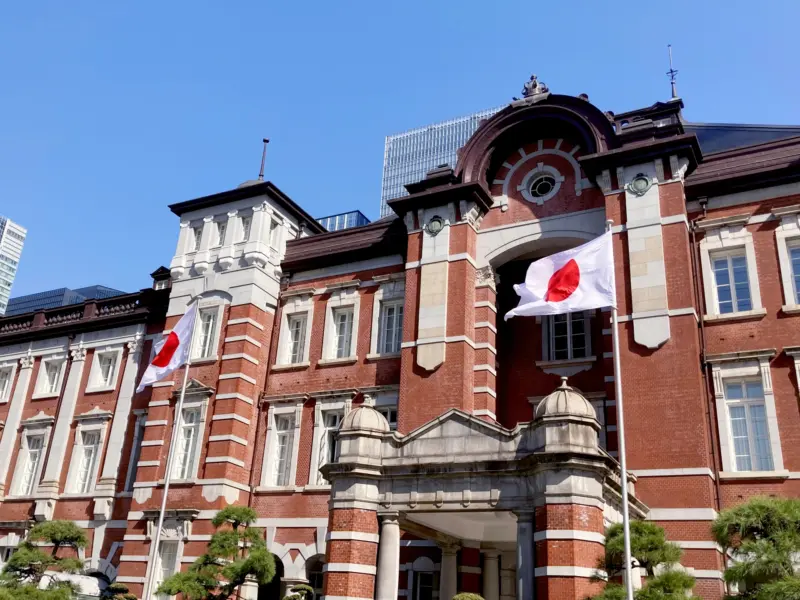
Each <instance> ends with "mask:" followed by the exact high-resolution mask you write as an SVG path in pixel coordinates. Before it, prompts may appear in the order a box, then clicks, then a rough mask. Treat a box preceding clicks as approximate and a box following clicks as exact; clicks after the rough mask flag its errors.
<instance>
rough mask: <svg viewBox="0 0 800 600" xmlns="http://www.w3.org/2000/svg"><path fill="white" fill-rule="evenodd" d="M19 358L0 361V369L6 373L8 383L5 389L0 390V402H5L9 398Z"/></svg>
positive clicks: (12, 389)
mask: <svg viewBox="0 0 800 600" xmlns="http://www.w3.org/2000/svg"><path fill="white" fill-rule="evenodd" d="M18 363H19V360H12V361H7V362H0V371H4V372H7V373H8V384H7V387H6V389H5V390H0V404H6V403H7V402H8V401H9V400H11V394H12V392H13V391H14V378H15V377H16V375H17V366H18Z"/></svg>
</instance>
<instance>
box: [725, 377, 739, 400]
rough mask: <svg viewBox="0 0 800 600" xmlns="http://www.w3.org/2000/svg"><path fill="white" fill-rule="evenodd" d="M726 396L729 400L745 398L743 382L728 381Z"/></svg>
mask: <svg viewBox="0 0 800 600" xmlns="http://www.w3.org/2000/svg"><path fill="white" fill-rule="evenodd" d="M725 397H726V398H727V399H728V400H741V399H742V398H744V392H743V390H742V384H741V383H739V382H738V381H737V382H736V383H726V384H725Z"/></svg>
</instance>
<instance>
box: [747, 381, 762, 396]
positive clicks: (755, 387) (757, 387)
mask: <svg viewBox="0 0 800 600" xmlns="http://www.w3.org/2000/svg"><path fill="white" fill-rule="evenodd" d="M745 390H746V392H747V397H748V398H763V397H764V388H763V386H762V385H761V382H760V381H748V382H746V383H745Z"/></svg>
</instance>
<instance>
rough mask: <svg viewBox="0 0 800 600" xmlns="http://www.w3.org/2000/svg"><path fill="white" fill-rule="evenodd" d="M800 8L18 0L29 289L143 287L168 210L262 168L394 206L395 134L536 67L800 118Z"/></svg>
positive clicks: (700, 117)
mask: <svg viewBox="0 0 800 600" xmlns="http://www.w3.org/2000/svg"><path fill="white" fill-rule="evenodd" d="M798 22H800V2H798V1H797V0H783V1H773V0H767V1H763V2H757V3H754V2H740V1H732V0H727V1H713V2H712V1H706V0H704V1H702V2H700V1H697V0H694V1H692V2H677V1H673V2H668V3H663V2H661V3H653V2H641V1H635V2H634V1H633V0H629V1H625V2H599V1H594V0H591V1H589V0H587V1H585V2H579V1H562V2H543V1H541V0H527V1H524V0H523V1H516V0H515V1H511V0H507V1H505V2H501V3H495V2H488V1H483V2H476V1H474V0H459V1H454V2H439V1H433V0H405V1H403V2H391V1H388V0H387V1H375V0H372V1H339V2H331V1H327V2H323V1H320V0H312V1H309V2H289V1H277V0H271V1H261V2H256V1H244V0H242V1H235V2H219V1H214V2H211V1H203V0H194V1H192V2H188V1H178V0H169V1H166V2H165V1H160V2H151V1H146V0H137V1H136V2H133V1H127V2H124V1H123V2H99V1H96V2H90V1H87V2H77V3H76V2H63V1H61V0H49V1H44V2H7V3H5V5H4V7H3V9H2V13H1V16H0V82H2V83H1V84H0V89H2V91H1V92H0V114H2V118H0V214H5V215H7V216H9V217H10V218H11V219H13V220H15V221H18V222H19V223H21V224H22V225H24V226H26V227H27V228H28V230H29V234H28V240H27V243H26V245H25V249H24V251H23V255H22V262H21V268H20V272H19V276H18V277H17V281H16V284H15V285H14V288H13V292H12V295H21V294H26V293H32V292H36V291H41V290H45V289H50V288H55V287H60V286H68V287H79V286H84V285H89V284H94V283H100V284H104V285H109V286H112V287H118V288H120V289H123V290H129V291H133V290H136V289H139V288H141V287H144V286H147V285H149V278H148V273H150V272H151V271H152V270H154V269H155V268H156V267H158V266H159V265H162V264H164V265H168V264H169V260H170V259H171V257H172V254H173V252H174V249H175V243H176V240H177V233H178V220H177V217H175V216H174V215H173V214H172V213H171V212H169V210H168V209H167V205H168V204H170V203H173V202H178V201H182V200H188V199H191V198H195V197H198V196H201V195H206V194H210V193H214V192H219V191H223V190H226V189H230V188H232V187H234V186H236V185H237V184H239V183H240V182H242V181H244V180H246V179H252V178H254V177H255V176H256V175H257V173H258V167H259V161H260V153H261V138H262V137H264V136H266V137H269V138H271V140H272V142H271V143H270V147H269V154H268V157H267V178H268V179H270V180H272V181H273V182H275V183H276V184H277V185H278V186H279V187H280V188H281V189H283V190H284V191H285V192H286V193H288V194H289V195H290V196H291V197H292V198H293V199H294V200H295V201H297V202H299V203H300V204H301V205H303V206H304V207H305V208H306V209H307V210H308V211H309V212H310V213H311V214H313V215H315V216H323V215H325V214H330V213H332V212H339V211H344V210H349V209H353V208H359V209H361V210H362V211H363V212H364V213H365V214H367V216H369V217H371V218H375V217H377V213H378V206H379V197H380V178H381V167H382V160H383V143H384V137H385V136H386V135H388V134H391V133H397V132H400V131H404V130H406V129H410V128H413V127H418V126H421V125H425V124H428V123H431V122H435V121H439V120H443V119H448V118H452V117H455V116H460V115H462V114H466V113H469V112H472V111H475V110H478V109H483V108H488V107H492V106H497V105H500V104H502V103H504V102H506V101H508V100H509V99H510V98H511V96H512V95H517V94H518V93H519V90H520V88H521V86H522V83H523V82H524V81H525V80H526V79H527V78H528V76H529V75H530V73H532V72H535V73H537V74H538V75H539V76H540V79H542V80H543V81H545V82H546V83H547V84H548V85H549V86H550V88H551V90H553V91H555V92H559V93H566V94H576V95H577V94H579V93H581V92H585V93H588V94H589V96H590V98H591V101H592V102H593V103H595V104H596V105H597V106H598V107H600V108H601V109H603V110H613V111H615V112H621V111H624V110H629V109H633V108H638V107H641V106H646V105H649V104H651V103H653V102H655V101H657V100H665V99H667V98H668V97H669V84H668V82H667V78H666V76H665V75H664V72H665V71H666V70H667V54H666V44H667V43H668V42H669V43H672V44H673V47H674V54H675V66H676V67H677V68H678V69H679V70H680V75H679V76H678V77H679V80H678V91H679V94H680V95H681V97H682V98H683V99H684V101H685V103H686V109H685V116H686V117H687V118H688V119H689V120H694V121H717V122H749V123H764V122H767V123H781V124H798V123H800V108H798V107H800V104H798V96H800V77H798V75H799V73H798V71H799V70H800V69H799V68H798V61H797V57H798V51H797V36H798V33H797V24H798Z"/></svg>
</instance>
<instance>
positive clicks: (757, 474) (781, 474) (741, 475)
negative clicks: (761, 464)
mask: <svg viewBox="0 0 800 600" xmlns="http://www.w3.org/2000/svg"><path fill="white" fill-rule="evenodd" d="M719 478H720V479H789V471H720V473H719Z"/></svg>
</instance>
